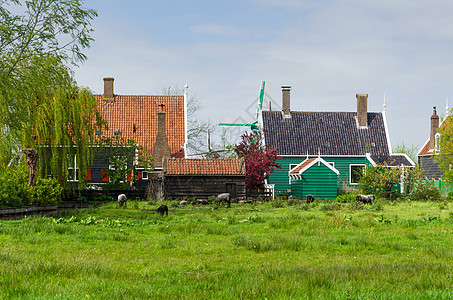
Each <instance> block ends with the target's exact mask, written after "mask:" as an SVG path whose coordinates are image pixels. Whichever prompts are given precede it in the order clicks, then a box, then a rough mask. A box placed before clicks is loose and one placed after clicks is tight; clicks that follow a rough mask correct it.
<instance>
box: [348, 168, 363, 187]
mask: <svg viewBox="0 0 453 300" xmlns="http://www.w3.org/2000/svg"><path fill="white" fill-rule="evenodd" d="M353 167H363V174H364V175H365V170H366V165H365V164H350V165H349V184H350V185H358V184H359V183H358V182H352V168H353Z"/></svg>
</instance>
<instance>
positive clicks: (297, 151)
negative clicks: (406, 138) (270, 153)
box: [260, 86, 414, 198]
mask: <svg viewBox="0 0 453 300" xmlns="http://www.w3.org/2000/svg"><path fill="white" fill-rule="evenodd" d="M290 90H291V87H288V86H284V87H282V111H263V112H262V120H260V121H261V123H262V130H263V134H264V140H265V144H266V146H267V147H270V148H277V151H278V155H279V157H281V159H280V160H279V163H280V164H281V169H276V170H275V171H274V173H272V174H271V175H270V177H269V179H268V182H267V184H268V185H273V187H274V191H275V193H276V194H277V195H278V194H286V193H288V194H293V195H294V196H299V197H305V196H306V195H307V194H309V193H310V194H312V195H313V196H314V197H315V198H335V197H336V196H337V192H336V189H334V188H333V187H332V186H334V183H335V184H336V186H337V189H340V188H342V187H345V186H356V185H357V184H358V181H359V179H360V176H361V174H363V173H364V172H365V170H366V166H367V165H378V164H385V165H388V166H389V167H392V166H400V165H403V166H410V167H413V166H414V163H413V162H412V161H411V159H410V158H409V157H408V156H407V155H406V154H398V153H392V149H391V146H390V140H389V134H388V128H387V122H386V116H385V110H384V111H383V112H368V111H367V101H368V95H366V94H357V95H356V98H357V111H356V112H308V111H291V109H290ZM315 161H316V162H315Z"/></svg>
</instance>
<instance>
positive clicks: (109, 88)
mask: <svg viewBox="0 0 453 300" xmlns="http://www.w3.org/2000/svg"><path fill="white" fill-rule="evenodd" d="M113 80H114V79H113V78H112V77H106V78H104V97H103V99H104V100H105V101H109V102H113V101H114V100H115V96H114V94H113Z"/></svg>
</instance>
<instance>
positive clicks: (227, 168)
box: [164, 158, 245, 175]
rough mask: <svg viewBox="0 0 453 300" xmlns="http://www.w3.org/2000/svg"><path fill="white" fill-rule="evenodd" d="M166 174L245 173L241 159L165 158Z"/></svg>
mask: <svg viewBox="0 0 453 300" xmlns="http://www.w3.org/2000/svg"><path fill="white" fill-rule="evenodd" d="M164 169H165V167H164ZM166 175H245V164H243V163H242V164H241V159H180V158H176V159H167V160H166Z"/></svg>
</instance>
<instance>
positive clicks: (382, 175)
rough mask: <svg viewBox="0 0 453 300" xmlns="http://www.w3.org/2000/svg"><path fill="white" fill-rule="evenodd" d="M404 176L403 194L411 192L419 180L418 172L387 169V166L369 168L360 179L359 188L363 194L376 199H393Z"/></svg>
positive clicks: (393, 168) (415, 170)
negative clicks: (371, 195) (370, 195)
mask: <svg viewBox="0 0 453 300" xmlns="http://www.w3.org/2000/svg"><path fill="white" fill-rule="evenodd" d="M402 174H403V175H404V184H405V193H407V192H410V191H412V190H413V188H414V185H415V183H416V181H417V180H419V179H420V170H418V169H417V168H405V167H401V166H398V167H388V166H387V165H378V166H376V167H374V166H369V167H368V168H367V169H366V174H365V175H363V176H362V177H361V178H360V181H359V188H360V189H361V190H362V192H363V193H365V194H374V195H375V196H376V197H382V198H395V197H396V196H397V195H398V194H399V193H400V189H399V184H400V183H401V179H402V177H401V176H402Z"/></svg>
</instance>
